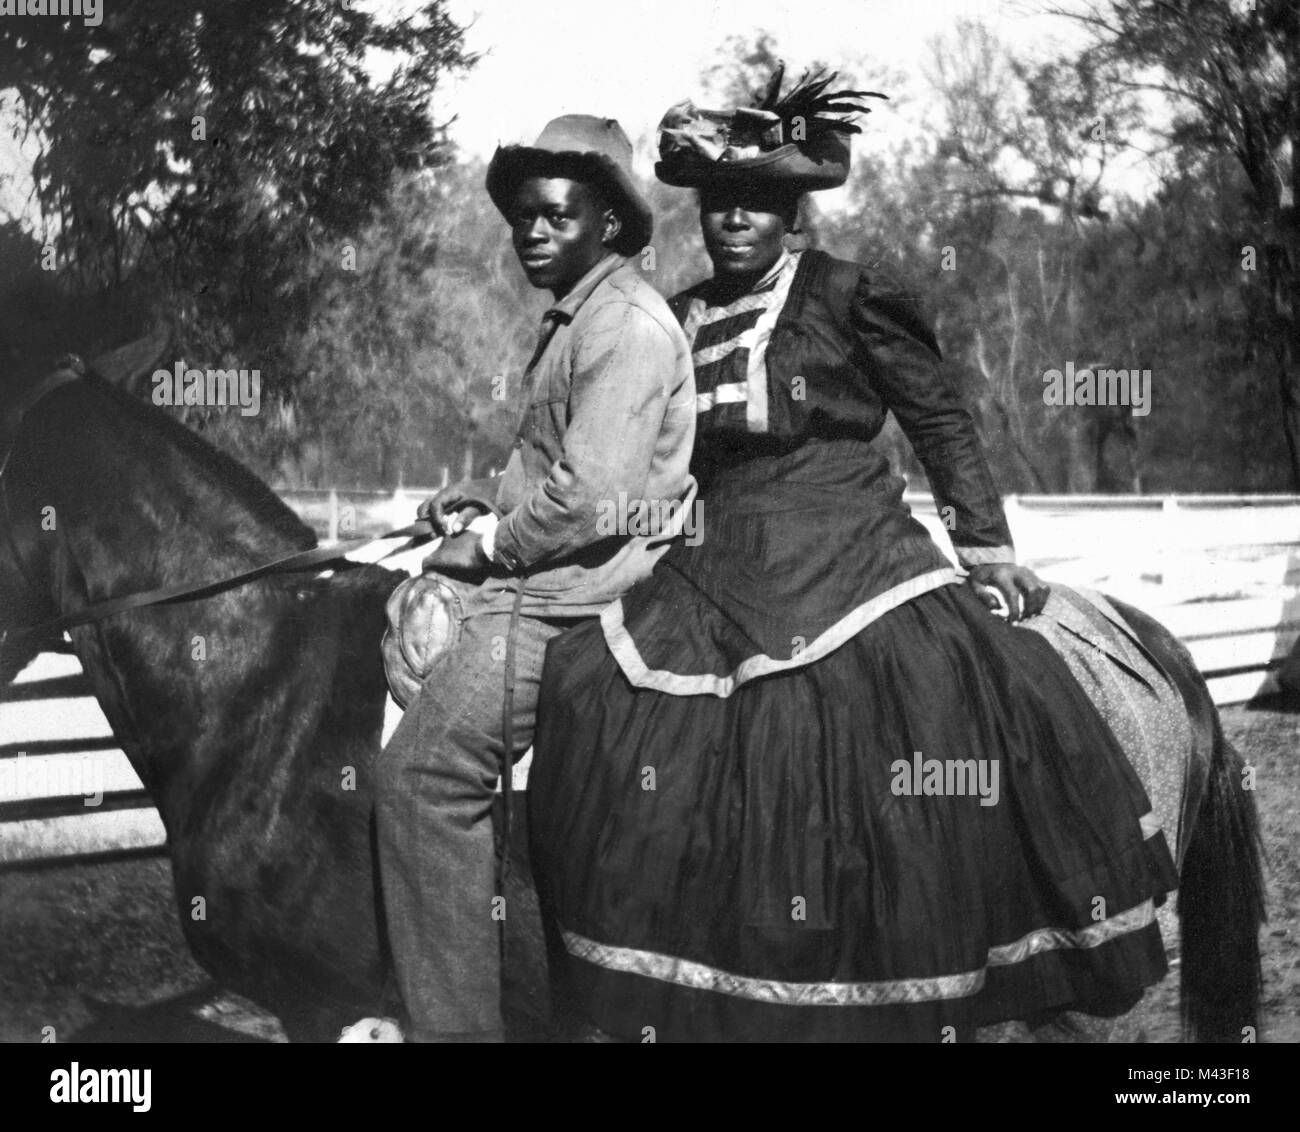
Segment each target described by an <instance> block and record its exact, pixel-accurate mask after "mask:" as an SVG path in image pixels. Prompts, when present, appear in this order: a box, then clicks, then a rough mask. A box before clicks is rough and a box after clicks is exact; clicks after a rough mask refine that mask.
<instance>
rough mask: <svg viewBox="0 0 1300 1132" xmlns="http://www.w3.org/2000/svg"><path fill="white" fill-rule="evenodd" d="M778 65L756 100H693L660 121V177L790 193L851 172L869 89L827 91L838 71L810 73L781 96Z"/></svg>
mask: <svg viewBox="0 0 1300 1132" xmlns="http://www.w3.org/2000/svg"><path fill="white" fill-rule="evenodd" d="M784 73H785V68H784V66H778V67H777V69H776V72H775V73H774V74H773V76H772V78H771V79H770V80H769V82H768V85H767V90H766V93H765V94H764V95H763V96H762V97H761V98H759V99H758V105H756V106H742V107H737V108H736V109H734V110H704V109H701V108H699V107H697V106H696V105H695V104H694V103H693V102H691V101H690V100H689V99H688V100H687V101H685V102H679V103H677V104H676V105H675V106H672V107H670V108H669V109H668V112H667V113H666V114H665V115H664V117H663V120H662V121H661V122H660V123H659V157H660V160H659V161H658V162H657V163H656V164H655V176H656V177H658V178H659V180H661V181H663V182H664V184H667V185H674V186H676V187H677V188H683V189H699V188H707V187H709V186H713V185H718V186H736V185H744V186H746V187H768V188H775V189H780V190H783V191H787V192H789V193H792V194H798V193H806V192H817V191H818V190H820V189H833V188H836V187H838V186H839V185H842V184H844V182H845V181H846V180H847V179H848V175H849V161H850V144H851V142H850V139H851V137H852V135H853V134H857V133H861V132H862V131H861V128H860V127H859V126H857V125H855V124H854V123H853V121H852V120H851V116H852V115H855V114H867V113H870V110H869V109H868V108H867V106H866V105H865V104H863V102H862V99H864V98H885V97H887V96H886V95H883V94H879V93H877V92H876V91H869V90H842V91H833V92H829V93H828V92H827V88H828V87H829V86H830V84H831V83H832V82H833V81H834V80H835V78H836V76H835V75H834V74H831V75H825V76H823V75H815V76H812V77H809V76H808V75H806V74H805V75H804V77H803V78H802V79H801V80H800V81H799V82H798V83H797V84H796V85H795V87H794V89H793V90H792V91H790V93H789V94H787V95H785V97H781V80H782V78H783V77H784Z"/></svg>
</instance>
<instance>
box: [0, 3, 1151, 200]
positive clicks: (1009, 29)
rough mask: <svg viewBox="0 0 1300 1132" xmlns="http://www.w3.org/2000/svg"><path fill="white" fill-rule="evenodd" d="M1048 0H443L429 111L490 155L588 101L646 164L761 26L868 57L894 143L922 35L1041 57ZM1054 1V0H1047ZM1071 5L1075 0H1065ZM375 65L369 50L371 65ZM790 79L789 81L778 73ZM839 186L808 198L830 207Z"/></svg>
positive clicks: (904, 130)
mask: <svg viewBox="0 0 1300 1132" xmlns="http://www.w3.org/2000/svg"><path fill="white" fill-rule="evenodd" d="M1053 2H1054V0H449V9H450V12H451V14H452V16H453V18H454V19H455V20H456V21H457V22H458V23H460V24H462V25H468V32H467V35H466V41H467V47H468V48H469V49H470V50H471V51H477V52H481V53H482V58H481V60H480V61H479V63H478V64H477V65H476V66H475V67H474V68H473V69H472V70H471V71H469V72H468V73H467V74H465V75H463V76H457V77H455V78H451V79H449V80H448V81H447V82H446V84H445V86H444V89H443V91H442V92H441V94H440V95H439V96H438V97H437V98H436V99H435V103H434V112H435V116H436V117H438V118H439V119H440V120H446V119H448V118H450V117H451V116H453V115H455V119H456V120H455V122H454V123H453V125H452V127H451V136H452V139H453V140H454V141H455V142H456V144H457V145H458V147H459V148H460V150H461V151H462V152H463V153H465V154H468V155H474V156H479V157H483V158H487V157H490V156H491V155H492V152H493V150H494V149H495V148H496V146H497V144H498V143H509V142H529V141H532V140H533V139H534V138H535V137H536V136H537V135H538V134H539V133H540V132H541V130H542V127H543V126H544V125H545V124H546V123H547V122H548V121H549V120H550V119H551V118H553V117H556V116H557V115H560V114H569V113H589V114H597V115H600V116H602V117H609V118H617V119H618V120H619V121H620V122H621V123H622V124H623V126H624V128H625V129H626V130H627V133H628V134H629V136H630V137H631V138H632V139H633V141H634V142H639V143H641V144H640V145H639V147H638V154H637V172H638V173H639V174H640V175H641V176H642V177H645V178H649V177H650V176H651V175H652V173H651V164H652V160H653V157H652V153H651V149H650V142H651V139H652V137H653V130H654V127H655V125H656V124H657V123H658V121H659V119H660V117H661V116H662V115H663V112H664V111H665V110H666V109H667V108H668V107H669V106H670V105H672V104H673V103H675V102H678V101H681V100H682V99H683V98H694V99H696V100H697V101H702V104H704V105H708V102H707V100H703V95H704V91H703V90H702V89H701V86H702V83H701V74H702V72H703V71H704V70H705V69H706V68H707V67H708V65H709V64H710V63H711V62H712V61H714V60H715V59H716V58H717V53H718V49H719V48H720V47H721V46H722V45H723V44H724V43H725V42H726V40H727V39H728V38H729V37H730V36H732V35H741V36H745V37H751V38H752V37H753V36H754V35H755V34H756V33H757V32H758V31H759V30H766V31H768V32H770V33H771V34H772V36H773V37H774V39H775V41H776V44H777V47H778V50H779V52H780V54H781V55H782V56H783V57H784V58H785V60H786V63H787V70H788V71H790V72H793V74H792V76H791V77H793V75H797V73H798V72H799V71H800V70H801V69H802V68H803V67H804V66H805V65H806V64H808V63H809V62H812V61H813V60H819V59H820V60H825V61H826V62H828V63H830V64H831V65H832V66H845V67H847V68H848V69H850V70H851V71H852V72H854V74H855V75H856V76H857V77H859V78H867V77H869V75H870V74H871V64H873V63H874V64H876V65H877V67H881V66H883V67H886V68H888V69H890V70H891V71H894V72H897V73H898V74H899V75H900V77H901V80H902V81H901V83H900V84H899V85H897V86H893V85H891V88H890V89H889V90H888V91H887V92H886V93H888V94H890V95H891V96H892V101H890V102H873V112H872V114H871V115H870V118H869V120H868V122H867V133H866V134H865V135H864V136H863V137H861V138H858V139H856V140H855V144H856V145H857V146H868V145H878V146H884V147H888V146H893V145H896V144H901V143H902V142H904V141H905V140H907V139H908V138H909V137H912V136H915V134H916V133H917V130H918V126H919V124H920V122H921V121H922V120H924V119H925V118H926V117H927V116H933V115H934V113H935V105H934V101H933V97H932V95H931V94H930V92H929V88H928V84H927V82H926V78H925V67H926V61H927V60H928V58H929V56H930V46H929V45H930V42H931V40H932V39H933V38H934V37H936V36H942V35H952V34H953V33H954V29H955V28H956V25H957V22H958V21H959V20H960V19H962V18H963V17H965V18H972V19H978V20H982V21H983V22H984V23H985V24H987V25H988V26H989V27H990V28H991V29H992V30H993V31H994V32H995V33H996V35H997V36H998V38H999V39H1001V40H1002V41H1003V42H1004V43H1005V44H1006V45H1007V47H1008V48H1009V49H1010V50H1012V51H1013V52H1014V53H1016V54H1017V55H1021V56H1027V57H1034V58H1038V57H1045V56H1047V55H1048V54H1049V53H1051V52H1061V53H1070V52H1073V51H1075V50H1077V49H1078V48H1079V47H1080V46H1081V45H1082V42H1083V41H1082V39H1081V32H1080V30H1079V28H1078V27H1077V25H1075V24H1074V23H1072V22H1071V21H1069V20H1065V19H1062V18H1060V17H1055V16H1051V15H1049V14H1047V11H1046V10H1047V8H1048V7H1049V6H1050V5H1051V4H1052V3H1053ZM1055 2H1059V0H1055ZM1065 2H1066V3H1076V2H1078V0H1065ZM354 3H356V4H357V5H358V6H360V7H363V8H370V9H371V10H377V11H378V12H380V13H381V14H385V15H398V14H408V13H411V12H414V11H415V10H417V9H418V7H419V6H420V3H419V0H354ZM384 69H385V64H384V61H383V60H376V73H377V74H382V73H383V71H384ZM788 81H789V80H788ZM23 164H24V161H23V155H22V154H21V153H20V152H19V150H18V148H17V146H16V145H15V144H14V143H13V142H12V140H11V139H10V138H9V137H8V136H7V131H0V173H5V172H18V171H20V169H21V166H22V165H23ZM1147 175H1148V174H1146V173H1144V171H1143V170H1142V169H1141V167H1140V165H1139V164H1138V159H1137V158H1131V159H1129V161H1128V171H1127V172H1124V171H1120V172H1119V174H1118V175H1117V176H1116V178H1115V179H1114V180H1113V181H1112V184H1114V185H1116V186H1117V187H1120V188H1122V189H1124V190H1125V191H1129V192H1133V193H1135V194H1137V195H1141V194H1142V191H1143V186H1144V180H1143V178H1144V177H1146V176H1147ZM29 191H30V181H29V180H28V179H27V178H26V177H25V176H23V175H22V174H21V172H19V176H17V177H15V178H14V180H13V181H12V182H10V183H8V184H5V183H2V182H0V210H4V211H7V212H9V213H11V214H12V213H14V212H16V211H17V212H21V211H25V210H24V209H23V207H22V201H23V198H24V196H25V195H26V193H27V192H29ZM841 203H842V201H841V197H840V194H839V193H836V192H831V193H823V194H822V196H821V199H820V200H819V204H820V206H821V207H822V208H824V209H829V210H832V211H834V210H835V209H837V208H838V207H839V205H840V204H841Z"/></svg>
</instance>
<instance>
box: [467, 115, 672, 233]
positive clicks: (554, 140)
mask: <svg viewBox="0 0 1300 1132" xmlns="http://www.w3.org/2000/svg"><path fill="white" fill-rule="evenodd" d="M543 176H550V177H568V178H570V179H571V180H574V181H582V182H583V183H584V184H593V185H596V186H598V187H599V188H600V189H601V190H602V191H603V192H604V194H605V195H606V196H607V197H608V198H609V203H610V206H611V207H612V208H613V209H614V211H615V212H617V213H618V215H619V219H620V220H622V222H623V227H622V230H621V231H620V232H619V234H618V237H617V238H616V239H615V240H614V241H613V243H612V245H611V246H612V247H613V249H614V250H615V251H616V252H619V253H620V254H621V255H635V254H636V253H637V252H639V251H640V250H641V249H642V248H644V247H645V246H646V245H647V244H648V243H649V242H650V237H651V236H652V235H654V214H653V213H652V212H651V211H650V206H649V205H648V204H647V203H646V200H645V198H644V197H643V196H642V195H641V191H640V189H638V188H637V184H636V179H635V178H634V177H633V175H632V143H631V142H630V141H629V140H628V137H627V134H625V133H624V132H623V127H622V126H620V125H619V124H618V122H617V121H615V120H614V119H613V118H597V117H594V116H592V115H590V114H566V115H564V116H563V117H560V118H555V119H553V120H551V121H550V122H548V123H547V124H546V128H545V129H544V130H542V132H541V134H540V135H538V138H537V141H535V142H534V143H533V144H532V145H506V146H499V147H498V148H497V151H496V153H495V154H493V155H492V161H491V163H490V164H489V165H488V171H487V191H488V196H490V197H491V198H492V203H493V204H495V205H496V206H497V209H498V211H500V213H501V214H502V215H503V216H508V215H509V211H510V206H511V204H512V203H513V201H514V195H515V191H516V190H517V189H518V187H519V183H520V182H521V181H523V180H524V179H525V178H527V177H543Z"/></svg>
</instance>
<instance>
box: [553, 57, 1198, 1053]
mask: <svg viewBox="0 0 1300 1132" xmlns="http://www.w3.org/2000/svg"><path fill="white" fill-rule="evenodd" d="M779 84H780V76H779V74H778V76H777V77H776V79H775V81H774V83H773V86H772V87H771V88H769V96H768V98H767V99H766V101H765V104H764V105H763V106H761V107H759V108H756V109H754V108H750V109H742V110H740V111H736V112H734V113H731V114H721V113H716V112H709V111H697V110H696V109H695V108H694V107H693V106H692V105H691V104H689V103H684V104H681V105H679V106H677V107H674V108H673V109H672V110H671V111H669V114H668V115H667V117H666V118H665V120H664V122H663V124H662V125H661V134H660V153H661V157H662V160H661V161H660V163H659V164H658V165H657V166H656V174H657V175H658V176H659V178H660V179H661V180H663V181H665V182H667V183H668V184H671V185H676V186H682V187H694V188H697V189H698V190H699V191H700V222H701V228H702V231H703V236H704V242H705V246H706V248H707V250H708V253H709V256H710V258H711V260H712V261H713V266H714V276H713V278H712V279H710V280H707V281H706V282H704V283H702V284H700V285H699V286H697V287H694V288H692V289H690V290H688V291H686V292H684V293H683V294H681V295H679V296H677V297H676V298H675V299H674V300H673V303H672V305H673V309H674V313H675V314H676V315H677V316H678V318H679V319H680V320H681V322H682V325H683V327H684V329H685V332H686V335H687V338H688V339H689V340H690V341H691V344H692V350H693V356H694V361H695V373H696V390H697V412H698V417H697V425H698V427H697V439H696V448H695V456H694V460H693V465H692V470H693V471H694V473H695V475H696V477H697V478H698V480H699V481H700V501H701V502H700V518H699V521H700V526H701V533H702V538H701V539H698V540H697V539H692V540H690V541H692V542H697V541H698V545H695V546H690V545H686V544H685V543H682V544H679V545H675V546H674V547H673V549H672V550H671V551H669V553H668V554H667V555H666V556H665V557H664V558H663V559H662V561H661V562H660V563H659V565H658V567H657V568H656V570H655V572H654V574H653V576H652V577H651V578H650V579H649V580H648V581H647V582H645V583H643V584H642V585H641V586H638V587H637V588H635V589H634V590H633V591H632V592H631V593H630V594H628V595H627V596H626V597H625V598H624V599H623V600H622V601H620V602H617V603H615V604H614V605H612V606H610V607H609V608H608V609H607V610H606V611H605V613H604V614H603V615H602V617H601V621H600V623H599V624H595V623H593V624H591V625H589V626H585V627H583V628H580V629H577V630H574V631H572V632H569V633H566V634H564V635H562V636H561V637H558V638H556V640H555V641H554V642H552V644H551V646H550V648H549V650H548V658H547V668H546V674H545V676H544V683H543V690H542V697H541V700H542V705H543V708H542V712H541V715H540V717H539V725H538V732H537V738H536V759H535V762H534V766H533V770H532V778H531V782H530V800H529V807H530V810H529V816H530V826H531V829H532V839H533V850H532V853H533V866H534V872H535V875H536V878H537V883H538V891H539V894H540V895H541V898H542V900H543V904H544V908H545V911H546V913H547V915H548V917H549V918H550V919H551V921H552V929H551V930H552V963H553V977H554V978H555V980H556V982H557V984H558V985H559V987H560V988H561V993H562V994H564V995H565V996H566V997H568V998H569V999H570V1001H571V1002H572V1003H573V1004H575V1006H576V1009H577V1010H578V1011H579V1012H580V1013H581V1014H582V1015H584V1016H585V1017H586V1018H587V1019H588V1020H589V1022H590V1023H592V1024H594V1025H595V1026H597V1027H599V1028H600V1029H601V1030H603V1031H606V1032H608V1033H610V1034H613V1035H615V1036H618V1037H622V1038H629V1039H634V1040H643V1039H644V1038H645V1037H646V1036H647V1035H648V1034H650V1033H653V1036H654V1038H655V1039H656V1040H660V1041H663V1040H854V1041H863V1040H883V1041H897V1040H913V1041H941V1040H945V1039H947V1040H953V1039H955V1040H959V1041H961V1040H969V1039H971V1038H972V1037H973V1036H974V1030H975V1028H976V1027H978V1026H981V1025H985V1024H989V1023H993V1022H997V1021H1002V1020H1007V1019H1013V1018H1016V1019H1032V1018H1035V1017H1040V1016H1046V1015H1048V1014H1051V1013H1054V1012H1057V1011H1060V1010H1063V1009H1072V1010H1081V1011H1084V1012H1087V1013H1091V1014H1099V1015H1114V1014H1117V1013H1120V1012H1122V1011H1124V1010H1126V1009H1128V1008H1129V1007H1131V1006H1132V1005H1133V1003H1134V1002H1135V1001H1136V1000H1137V999H1138V998H1139V997H1140V995H1141V992H1142V989H1143V988H1144V987H1146V986H1148V985H1150V984H1151V983H1153V982H1155V981H1156V980H1158V979H1159V978H1160V977H1161V976H1162V975H1163V974H1164V973H1165V969H1166V968H1165V959H1164V952H1163V948H1162V945H1161V940H1160V935H1159V930H1158V928H1157V927H1156V925H1155V923H1154V918H1153V909H1154V905H1155V904H1158V903H1160V902H1161V900H1162V899H1163V895H1164V893H1165V892H1166V891H1168V890H1170V889H1172V888H1173V887H1175V886H1176V876H1175V874H1174V870H1173V864H1172V861H1171V860H1170V857H1169V852H1168V848H1167V846H1166V845H1165V842H1164V838H1163V836H1162V835H1160V834H1158V833H1157V834H1155V835H1154V836H1150V837H1144V834H1143V829H1142V826H1141V818H1142V816H1143V815H1145V814H1147V812H1148V811H1149V809H1150V807H1149V805H1148V803H1147V800H1146V798H1145V796H1144V793H1143V791H1142V788H1141V785H1140V783H1139V782H1138V781H1137V778H1136V776H1135V774H1134V773H1133V771H1132V769H1131V767H1130V766H1129V765H1128V763H1127V761H1126V760H1125V758H1124V756H1123V754H1122V753H1121V751H1120V750H1119V748H1118V746H1117V744H1116V741H1115V738H1114V736H1113V735H1112V733H1111V732H1110V730H1109V729H1108V728H1107V727H1106V725H1105V723H1103V722H1102V720H1101V719H1100V717H1099V716H1098V715H1097V713H1096V711H1095V710H1094V709H1093V707H1092V706H1091V704H1090V703H1089V702H1088V701H1087V700H1086V699H1085V697H1084V696H1083V693H1082V692H1081V691H1080V689H1079V686H1078V685H1077V684H1076V683H1075V682H1074V680H1073V679H1072V678H1071V677H1070V675H1069V672H1068V671H1067V669H1066V668H1065V665H1064V664H1063V662H1062V661H1061V660H1060V659H1059V657H1058V656H1057V655H1056V654H1055V653H1054V652H1053V651H1052V650H1051V648H1050V647H1049V646H1048V645H1047V644H1046V643H1045V642H1044V641H1043V640H1042V639H1041V637H1040V636H1039V635H1038V634H1036V633H1028V632H1024V631H1023V630H1021V629H1018V628H1015V627H1013V626H1012V625H1010V624H1008V623H1006V622H1004V621H1003V620H1001V619H999V618H997V617H994V616H992V615H991V614H990V612H989V610H988V609H987V608H986V606H985V604H984V603H983V602H982V601H981V600H980V598H979V597H978V596H977V594H976V593H975V591H974V590H973V588H972V586H971V585H963V584H961V583H960V579H959V578H958V576H957V574H956V572H955V571H954V570H952V568H951V567H950V565H949V563H948V561H947V559H946V558H945V557H944V555H943V554H942V553H941V552H940V550H939V548H938V547H937V546H936V545H935V543H934V542H933V541H932V540H931V539H930V538H929V536H928V534H927V532H926V531H925V529H924V528H923V527H922V526H921V525H920V524H919V523H918V522H917V521H916V520H915V519H913V518H912V517H911V515H910V512H909V511H908V509H907V507H906V506H905V505H904V504H903V502H902V488H903V484H902V481H901V480H899V479H898V478H897V477H895V476H893V475H892V474H891V473H890V471H889V467H888V463H887V461H886V459H885V458H884V456H883V455H882V454H881V452H880V451H879V450H878V448H877V447H876V446H875V445H874V444H873V441H874V440H875V438H876V437H877V436H878V434H879V432H880V430H881V427H882V425H883V423H884V419H885V414H886V412H887V411H892V412H893V413H894V414H895V415H896V417H897V418H898V420H899V422H900V424H901V425H902V427H903V429H904V431H905V432H906V434H907V436H908V438H909V440H910V441H911V443H912V446H913V448H914V449H915V451H916V453H917V456H918V458H919V459H920V460H921V462H922V464H923V465H924V466H925V469H926V472H927V474H928V476H929V479H930V484H931V487H932V488H933V490H934V493H935V496H936V499H937V501H938V503H939V505H940V507H941V508H944V509H946V508H951V511H947V510H944V511H943V512H942V513H944V514H950V515H952V516H953V517H954V524H953V528H954V529H953V532H952V534H953V542H954V545H955V547H956V550H957V554H958V557H959V559H960V561H961V563H962V565H963V566H964V567H966V568H967V569H968V570H969V571H970V575H969V577H970V580H971V581H972V582H981V583H984V584H986V585H989V586H992V587H995V588H997V589H1000V590H1002V591H1003V593H1004V594H1005V595H1006V597H1007V600H1008V604H1009V605H1010V606H1011V614H1012V619H1014V618H1015V616H1016V615H1017V614H1018V613H1019V609H1018V608H1017V607H1018V606H1019V605H1020V604H1021V603H1022V602H1023V604H1024V610H1025V613H1026V614H1032V613H1034V612H1036V611H1037V610H1038V609H1039V608H1041V605H1042V601H1043V599H1044V598H1045V596H1046V591H1045V589H1044V588H1043V587H1042V586H1041V584H1040V583H1038V581H1037V579H1036V578H1035V577H1034V576H1033V574H1032V573H1031V572H1029V571H1027V570H1024V569H1023V568H1019V567H1016V566H1015V565H1014V561H1013V553H1012V549H1011V539H1010V535H1009V532H1008V529H1007V525H1006V520H1005V517H1004V516H1003V514H1002V509H1001V505H1000V502H999V498H998V495H997V493H996V491H995V489H994V485H993V482H992V479H991V476H990V474H989V471H988V468H987V465H986V464H985V461H984V458H983V456H982V454H981V453H980V450H979V446H978V442H977V438H976V435H975V432H974V430H973V426H972V423H971V420H970V417H969V415H968V414H967V413H966V411H965V410H964V409H963V407H962V404H961V401H960V398H959V396H958V393H957V391H956V390H955V389H954V388H953V386H952V385H951V383H950V382H949V381H948V380H947V379H946V377H945V375H944V374H943V372H942V371H941V369H940V366H939V353H938V347H937V345H936V343H935V340H934V337H933V335H932V333H931V331H930V329H929V328H928V327H927V326H926V324H925V323H924V321H923V320H922V319H921V318H920V316H919V314H918V312H917V308H916V306H915V304H914V302H913V301H912V300H911V299H909V298H908V297H907V296H906V295H904V294H902V293H901V292H899V291H898V290H897V289H896V288H894V287H892V286H890V284H889V283H887V282H886V281H885V280H883V279H882V278H881V277H880V276H879V275H878V274H877V273H876V272H875V271H874V270H871V269H863V268H861V267H859V266H858V265H856V264H851V263H846V262H843V261H840V260H836V259H833V258H831V257H830V256H827V255H825V254H823V253H820V252H816V251H804V252H802V253H794V254H792V253H790V252H789V251H787V250H786V249H785V248H784V246H783V237H784V235H785V234H786V233H787V232H788V231H789V229H790V228H791V226H792V225H793V223H794V217H795V213H796V208H797V202H798V200H799V197H800V195H801V194H802V193H803V192H806V191H812V190H816V189H821V188H827V187H830V186H832V185H835V184H840V183H842V182H843V180H844V179H845V177H846V176H847V169H848V140H847V134H848V133H849V132H856V127H854V126H851V125H849V124H848V123H847V122H846V121H844V120H843V119H842V118H840V117H839V116H838V115H837V114H836V113H834V112H836V111H842V110H844V109H846V108H854V107H853V106H851V105H849V104H848V103H846V100H847V99H850V98H854V99H856V98H859V97H862V96H861V95H860V94H859V93H858V92H844V93H841V94H839V95H835V94H831V95H827V94H825V93H824V92H825V89H826V85H827V81H826V80H818V81H816V82H813V83H808V84H803V85H801V86H799V87H798V88H797V89H796V91H794V92H792V94H791V95H789V96H788V97H787V98H786V99H784V100H782V101H777V94H778V93H779ZM837 99H838V100H839V101H836V100H837ZM857 108H859V109H860V107H857ZM786 139H798V140H796V141H787V140H786Z"/></svg>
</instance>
